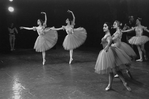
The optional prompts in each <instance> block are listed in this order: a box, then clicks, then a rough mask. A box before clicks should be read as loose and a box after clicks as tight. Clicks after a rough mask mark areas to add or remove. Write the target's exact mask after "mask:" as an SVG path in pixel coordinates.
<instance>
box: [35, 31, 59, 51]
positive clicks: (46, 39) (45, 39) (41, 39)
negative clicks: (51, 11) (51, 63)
mask: <svg viewBox="0 0 149 99" xmlns="http://www.w3.org/2000/svg"><path fill="white" fill-rule="evenodd" d="M57 38H58V35H57V31H55V30H47V31H46V29H45V31H44V33H43V34H41V35H39V36H38V37H37V39H36V42H35V45H34V49H35V50H36V51H37V52H43V51H46V50H49V49H50V48H52V47H53V46H54V45H55V44H56V42H57Z"/></svg>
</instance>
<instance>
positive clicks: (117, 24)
mask: <svg viewBox="0 0 149 99" xmlns="http://www.w3.org/2000/svg"><path fill="white" fill-rule="evenodd" d="M120 26H121V23H120V22H119V21H117V20H116V21H114V23H113V28H115V29H116V32H115V33H114V34H113V38H112V40H113V41H114V43H115V46H116V47H118V48H120V49H121V50H123V51H124V52H125V53H126V54H127V55H128V56H130V57H131V58H132V59H134V58H135V57H136V53H135V51H134V50H133V49H132V48H131V46H129V45H128V44H127V43H125V42H122V41H121V38H122V34H123V33H122V30H121V29H120ZM125 71H126V74H127V75H128V76H129V77H130V78H131V79H133V77H132V75H131V73H130V71H129V68H127V69H126V70H125ZM115 77H118V75H115Z"/></svg>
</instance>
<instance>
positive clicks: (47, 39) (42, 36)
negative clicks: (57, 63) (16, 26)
mask: <svg viewBox="0 0 149 99" xmlns="http://www.w3.org/2000/svg"><path fill="white" fill-rule="evenodd" d="M41 14H44V16H45V21H44V22H43V21H42V20H41V19H38V20H37V24H38V26H36V27H31V28H30V27H20V29H26V30H34V31H37V33H38V35H39V36H38V37H37V39H36V42H35V44H34V49H35V50H36V52H42V58H43V62H42V64H43V65H45V62H46V59H45V57H46V52H45V51H47V50H49V49H50V48H52V47H53V46H54V45H55V44H56V42H57V38H58V36H57V31H55V30H52V29H51V28H49V27H46V25H47V15H46V13H45V12H41Z"/></svg>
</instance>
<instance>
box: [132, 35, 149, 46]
mask: <svg viewBox="0 0 149 99" xmlns="http://www.w3.org/2000/svg"><path fill="white" fill-rule="evenodd" d="M148 41H149V38H148V37H147V36H134V37H132V38H131V39H129V43H130V44H133V45H142V44H145V43H146V42H148Z"/></svg>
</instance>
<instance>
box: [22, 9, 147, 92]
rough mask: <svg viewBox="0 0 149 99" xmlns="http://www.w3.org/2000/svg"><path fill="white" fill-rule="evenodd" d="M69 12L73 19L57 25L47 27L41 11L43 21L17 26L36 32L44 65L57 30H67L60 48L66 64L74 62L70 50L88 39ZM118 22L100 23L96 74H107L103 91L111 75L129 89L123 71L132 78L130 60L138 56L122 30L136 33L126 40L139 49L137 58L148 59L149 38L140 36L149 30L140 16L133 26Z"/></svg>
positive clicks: (55, 40)
mask: <svg viewBox="0 0 149 99" xmlns="http://www.w3.org/2000/svg"><path fill="white" fill-rule="evenodd" d="M68 12H69V13H71V14H72V17H73V20H72V21H70V20H69V19H66V24H67V25H65V26H64V25H62V27H60V28H55V27H47V15H46V13H45V12H41V14H44V16H45V20H44V21H42V20H41V19H38V20H37V24H38V26H36V27H20V29H26V30H34V31H37V33H38V35H39V36H38V37H37V39H36V42H35V45H34V49H35V50H36V51H37V52H42V59H43V62H42V64H43V65H45V62H46V58H45V56H46V51H47V50H49V49H51V48H52V47H53V46H54V45H55V44H56V42H57V39H58V34H57V31H58V30H65V31H66V33H67V35H66V37H65V39H64V41H63V47H64V49H65V50H69V54H70V59H69V64H71V63H72V61H73V50H74V49H75V48H78V47H79V46H81V45H82V44H83V43H84V42H85V40H86V38H87V32H86V30H85V29H84V28H83V27H79V28H74V26H75V16H74V13H73V12H72V11H70V10H68ZM121 25H122V24H121V22H120V21H118V20H116V21H114V23H113V26H111V25H110V23H108V22H106V23H104V24H103V31H104V32H105V36H104V37H103V38H102V40H101V44H102V45H103V50H101V51H100V52H99V55H98V57H97V60H96V64H95V72H96V73H98V74H109V84H108V86H107V87H106V88H105V90H106V91H108V90H110V89H112V82H113V78H114V76H117V77H119V78H120V79H121V81H122V83H123V85H124V86H125V87H126V89H127V90H128V91H131V88H130V87H129V86H128V83H127V82H126V80H125V78H124V76H123V72H126V74H127V75H128V76H129V77H130V78H132V79H133V77H132V75H131V73H130V71H129V69H130V66H131V61H132V60H133V59H135V57H136V56H137V55H136V53H135V51H134V50H133V48H132V47H131V46H130V45H128V44H127V43H125V42H122V41H121V39H122V35H123V33H131V31H135V33H136V36H133V37H131V38H130V39H129V40H128V42H129V43H130V44H131V45H136V46H137V48H138V52H139V56H140V58H139V59H138V60H136V61H143V59H147V56H146V51H145V49H144V44H145V43H146V42H147V41H149V38H148V37H147V36H144V35H143V31H144V30H145V31H147V32H149V30H148V29H147V27H145V26H143V25H141V21H140V18H138V19H136V23H135V26H133V27H129V26H128V25H125V26H124V28H123V29H122V28H121ZM111 27H112V28H114V29H116V31H115V33H114V34H113V35H112V34H111V31H110V30H111ZM128 27H129V28H128ZM143 53H144V54H143ZM143 55H144V58H143Z"/></svg>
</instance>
